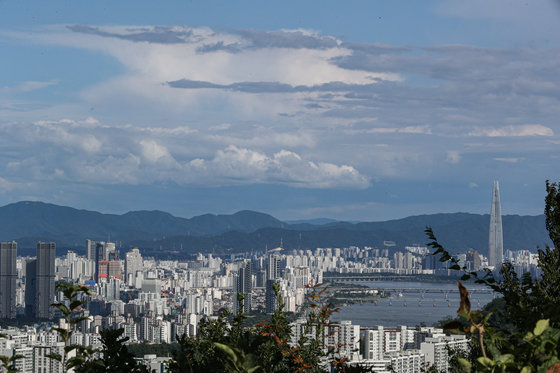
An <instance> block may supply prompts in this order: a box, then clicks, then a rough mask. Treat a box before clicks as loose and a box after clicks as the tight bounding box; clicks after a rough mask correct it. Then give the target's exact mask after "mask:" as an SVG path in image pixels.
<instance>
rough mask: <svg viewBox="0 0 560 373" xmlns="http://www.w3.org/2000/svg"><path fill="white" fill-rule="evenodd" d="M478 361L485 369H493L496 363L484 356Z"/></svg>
mask: <svg viewBox="0 0 560 373" xmlns="http://www.w3.org/2000/svg"><path fill="white" fill-rule="evenodd" d="M476 361H478V363H479V364H480V365H482V366H483V367H485V368H492V367H493V366H494V361H492V359H489V358H487V357H484V356H482V357H479V358H478V359H476Z"/></svg>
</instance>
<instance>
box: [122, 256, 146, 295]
mask: <svg viewBox="0 0 560 373" xmlns="http://www.w3.org/2000/svg"><path fill="white" fill-rule="evenodd" d="M143 270H144V264H143V261H142V255H141V254H140V250H138V249H137V248H134V249H132V250H130V251H129V252H127V253H126V258H125V261H124V273H125V281H126V284H127V285H128V286H134V285H135V279H136V273H137V272H138V271H143Z"/></svg>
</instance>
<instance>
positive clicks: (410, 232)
mask: <svg viewBox="0 0 560 373" xmlns="http://www.w3.org/2000/svg"><path fill="white" fill-rule="evenodd" d="M502 220H503V231H504V248H505V249H511V250H518V249H530V250H534V249H535V248H536V247H537V246H538V245H540V246H541V247H542V246H544V245H545V244H550V240H549V238H548V234H547V231H546V229H545V218H544V215H539V216H519V215H505V216H503V219H502ZM489 221H490V217H489V215H479V214H470V213H446V214H432V215H419V216H411V217H407V218H404V219H396V220H389V221H382V222H359V223H356V222H352V223H350V222H340V221H335V220H332V219H314V220H310V221H301V220H300V221H292V222H290V223H288V222H283V221H280V220H278V219H276V218H274V217H273V216H270V215H268V214H264V213H260V212H255V211H247V210H246V211H239V212H237V213H235V214H232V215H214V214H205V215H200V216H195V217H193V218H190V219H187V218H181V217H176V216H173V215H171V214H169V213H166V212H163V211H131V212H127V213H125V214H122V215H116V214H103V213H100V212H96V211H88V210H78V209H74V208H71V207H64V206H58V205H53V204H48V203H43V202H30V201H23V202H17V203H13V204H9V205H6V206H3V207H0V240H1V241H11V240H15V241H17V242H18V246H19V247H18V250H19V253H20V255H33V254H34V247H35V246H36V243H37V241H40V240H42V241H55V242H56V243H57V251H58V253H63V252H65V251H66V250H67V249H73V250H75V251H77V252H80V253H83V251H84V247H85V240H86V239H92V240H110V241H115V242H118V244H119V246H120V247H121V250H124V251H126V250H128V249H129V248H131V247H139V248H140V249H141V250H142V252H143V253H145V255H152V256H156V257H182V256H188V255H190V254H193V253H196V252H214V253H215V254H226V253H237V252H242V251H262V250H264V249H265V248H269V249H270V248H274V247H278V246H280V244H281V243H282V245H283V247H284V248H286V249H314V248H316V247H347V246H352V245H353V246H360V247H363V246H371V247H378V248H389V249H390V250H402V248H403V247H404V246H406V245H413V244H420V245H425V243H426V242H427V239H426V236H425V234H424V229H425V228H426V226H431V227H432V228H433V230H434V232H435V233H436V236H437V237H438V239H439V240H440V242H441V243H442V244H443V245H444V246H446V248H447V249H448V250H450V251H451V252H461V251H465V250H466V249H468V248H475V249H477V250H479V252H481V253H483V254H486V253H487V251H488V226H489ZM388 241H393V242H394V243H395V246H389V247H387V246H385V245H384V244H385V243H387V242H388Z"/></svg>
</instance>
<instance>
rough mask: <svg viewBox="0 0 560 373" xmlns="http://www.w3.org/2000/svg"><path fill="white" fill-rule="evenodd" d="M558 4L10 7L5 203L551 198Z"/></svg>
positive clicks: (205, 205)
mask: <svg viewBox="0 0 560 373" xmlns="http://www.w3.org/2000/svg"><path fill="white" fill-rule="evenodd" d="M559 18H560V6H559V5H558V3H557V2H555V1H540V2H535V3H530V4H529V3H527V2H525V1H505V0H504V1H501V0H496V1H492V2H487V1H469V2H461V1H435V0H434V1H422V2H413V1H409V2H398V3H395V2H389V1H356V2H350V3H346V2H337V1H320V2H319V1H309V2H297V1H282V2H256V1H239V2H237V1H236V2H227V1H205V2H202V1H198V2H197V1H195V2H181V1H171V2H165V3H164V4H161V3H156V2H138V1H121V2H118V3H117V4H115V3H113V2H91V3H83V2H80V3H78V2H62V1H50V2H39V1H31V2H15V1H3V2H0V25H1V26H0V47H1V48H2V51H3V52H2V55H3V58H1V59H0V71H2V72H1V73H0V77H1V78H0V205H5V204H8V203H12V202H16V201H21V200H40V201H44V202H50V203H55V204H59V205H67V206H72V207H76V208H84V209H91V210H96V211H102V212H116V213H122V212H126V211H129V210H142V209H159V210H164V211H168V212H170V213H173V214H175V215H177V216H185V217H190V216H194V215H198V214H203V213H207V212H211V213H232V212H235V211H238V210H243V209H251V210H257V211H263V212H267V213H271V214H273V215H274V216H276V217H278V218H280V219H308V218H317V217H329V218H335V219H346V220H386V219H391V218H397V217H404V216H408V215H414V214H424V213H434V212H456V211H465V212H474V213H488V212H489V208H490V197H491V193H490V192H491V186H492V182H493V180H499V181H500V186H501V196H502V212H503V214H522V215H527V214H529V215H536V214H540V213H542V206H543V197H544V193H545V192H544V181H545V180H546V179H551V180H555V178H556V177H557V170H558V157H559V155H560V152H559V150H558V145H559V144H560V138H559V136H558V133H560V128H559V124H558V121H557V118H558V117H559V115H558V114H559V113H558V111H559V108H560V104H559V102H558V101H559V87H558V81H557V79H556V77H557V76H558V74H559V73H560V71H559V70H560V65H559V62H558V61H560V49H559V46H560V45H559V41H558V39H557V38H556V36H557V35H558V34H559V33H560V22H559Z"/></svg>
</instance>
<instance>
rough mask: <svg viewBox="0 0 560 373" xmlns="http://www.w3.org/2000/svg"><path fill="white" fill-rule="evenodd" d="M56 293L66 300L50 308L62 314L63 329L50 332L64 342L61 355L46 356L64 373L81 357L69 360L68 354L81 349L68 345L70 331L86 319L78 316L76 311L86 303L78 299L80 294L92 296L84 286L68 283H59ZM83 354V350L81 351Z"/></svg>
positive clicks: (59, 328) (55, 328) (78, 361)
mask: <svg viewBox="0 0 560 373" xmlns="http://www.w3.org/2000/svg"><path fill="white" fill-rule="evenodd" d="M56 290H57V292H61V293H62V294H63V295H64V298H65V299H66V301H67V302H66V303H67V304H66V303H53V304H52V305H51V306H52V307H55V308H56V309H58V310H59V311H60V312H62V315H63V316H64V322H65V323H64V327H53V328H51V329H52V330H54V331H56V332H57V333H58V335H59V336H60V338H61V339H62V341H63V342H64V349H63V351H62V355H61V354H57V353H51V354H50V355H48V357H49V358H51V359H54V360H56V361H59V362H60V363H61V364H62V371H63V372H64V373H65V372H67V371H68V370H69V369H70V368H73V367H74V366H75V365H76V364H79V363H80V361H81V360H82V358H83V356H81V355H78V356H76V357H75V358H69V355H70V352H72V351H74V350H76V349H78V350H81V349H83V347H81V346H77V345H71V344H70V338H71V337H72V331H73V330H74V327H75V326H76V324H78V323H80V322H82V321H84V320H87V317H84V316H78V315H77V313H78V310H79V309H81V307H82V306H83V305H84V304H86V303H87V302H85V301H83V300H81V299H78V296H79V295H81V294H85V295H90V296H91V295H93V294H92V293H91V290H89V289H88V288H87V287H86V286H81V285H74V284H68V283H59V284H57V285H56ZM82 352H83V350H82Z"/></svg>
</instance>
